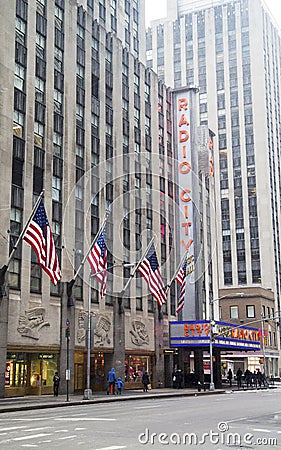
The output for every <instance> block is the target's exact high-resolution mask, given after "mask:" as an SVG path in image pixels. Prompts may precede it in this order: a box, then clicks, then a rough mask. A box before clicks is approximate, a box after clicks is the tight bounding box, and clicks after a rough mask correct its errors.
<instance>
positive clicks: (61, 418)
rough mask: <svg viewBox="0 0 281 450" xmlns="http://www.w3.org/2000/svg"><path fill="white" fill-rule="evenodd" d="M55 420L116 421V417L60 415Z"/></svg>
mask: <svg viewBox="0 0 281 450" xmlns="http://www.w3.org/2000/svg"><path fill="white" fill-rule="evenodd" d="M55 420H66V421H67V422H80V421H82V420H83V421H85V422H86V421H102V420H104V421H108V422H114V421H116V419H108V418H107V417H58V418H57V419H55Z"/></svg>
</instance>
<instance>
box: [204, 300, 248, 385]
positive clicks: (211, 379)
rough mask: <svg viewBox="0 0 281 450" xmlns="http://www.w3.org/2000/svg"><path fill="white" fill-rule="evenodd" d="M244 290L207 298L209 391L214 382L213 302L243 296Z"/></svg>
mask: <svg viewBox="0 0 281 450" xmlns="http://www.w3.org/2000/svg"><path fill="white" fill-rule="evenodd" d="M244 295H245V294H244V292H235V293H233V294H228V295H223V296H222V297H219V298H215V299H211V298H210V299H209V314H210V346H209V348H210V391H214V390H215V384H214V373H213V336H214V333H213V327H214V325H215V324H216V322H215V320H214V303H215V302H219V301H220V300H222V299H223V298H232V297H244Z"/></svg>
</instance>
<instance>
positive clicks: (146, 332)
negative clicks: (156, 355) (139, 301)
mask: <svg viewBox="0 0 281 450" xmlns="http://www.w3.org/2000/svg"><path fill="white" fill-rule="evenodd" d="M125 339H126V341H125V345H126V349H132V350H150V351H153V350H154V320H153V318H152V319H148V318H143V317H134V316H130V317H126V329H125Z"/></svg>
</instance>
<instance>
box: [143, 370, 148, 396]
mask: <svg viewBox="0 0 281 450" xmlns="http://www.w3.org/2000/svg"><path fill="white" fill-rule="evenodd" d="M142 384H143V392H147V389H148V385H149V384H150V380H149V376H148V373H147V372H144V374H143V376H142Z"/></svg>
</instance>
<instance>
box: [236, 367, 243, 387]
mask: <svg viewBox="0 0 281 450" xmlns="http://www.w3.org/2000/svg"><path fill="white" fill-rule="evenodd" d="M236 380H237V386H238V389H240V388H241V386H242V370H241V369H240V367H239V369H238V370H237V372H236Z"/></svg>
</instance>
